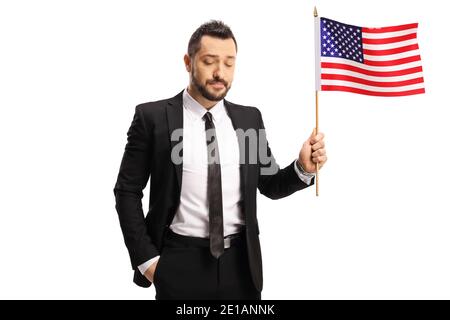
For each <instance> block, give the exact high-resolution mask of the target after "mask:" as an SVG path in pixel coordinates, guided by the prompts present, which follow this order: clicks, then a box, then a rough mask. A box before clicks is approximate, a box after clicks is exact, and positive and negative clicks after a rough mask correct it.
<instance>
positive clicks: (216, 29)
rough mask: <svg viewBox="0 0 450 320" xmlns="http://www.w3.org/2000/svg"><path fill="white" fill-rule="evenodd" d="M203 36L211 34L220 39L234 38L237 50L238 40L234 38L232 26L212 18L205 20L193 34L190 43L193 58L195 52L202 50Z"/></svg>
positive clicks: (189, 49) (190, 52) (189, 51)
mask: <svg viewBox="0 0 450 320" xmlns="http://www.w3.org/2000/svg"><path fill="white" fill-rule="evenodd" d="M203 36H211V37H215V38H220V39H230V38H231V39H233V41H234V45H235V46H236V52H237V42H236V39H235V38H234V35H233V32H232V31H231V29H230V27H229V26H227V25H226V24H225V23H223V22H222V21H219V20H210V21H208V22H205V23H204V24H202V25H201V26H200V27H198V28H197V30H195V31H194V33H193V34H192V36H191V39H190V40H189V44H188V55H189V57H190V58H193V57H194V56H195V54H196V53H197V52H198V50H200V41H201V40H202V37H203Z"/></svg>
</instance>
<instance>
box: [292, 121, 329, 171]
mask: <svg viewBox="0 0 450 320" xmlns="http://www.w3.org/2000/svg"><path fill="white" fill-rule="evenodd" d="M324 137H325V136H324V134H323V133H322V132H319V133H318V134H316V129H314V130H313V133H312V134H311V136H310V137H309V138H308V140H306V141H305V142H304V143H303V146H302V149H301V150H300V154H299V157H298V160H297V161H299V164H300V165H301V166H302V167H303V169H304V170H305V171H306V172H309V173H314V172H316V163H318V164H319V169H320V168H322V167H323V165H324V164H325V162H327V153H326V151H325V142H324V140H323V138H324Z"/></svg>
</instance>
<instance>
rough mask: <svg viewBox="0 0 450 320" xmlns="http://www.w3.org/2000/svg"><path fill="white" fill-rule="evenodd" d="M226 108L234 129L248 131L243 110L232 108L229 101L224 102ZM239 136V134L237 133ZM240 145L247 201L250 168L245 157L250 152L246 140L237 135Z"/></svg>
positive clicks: (243, 194) (242, 180)
mask: <svg viewBox="0 0 450 320" xmlns="http://www.w3.org/2000/svg"><path fill="white" fill-rule="evenodd" d="M224 106H225V109H226V111H227V113H228V116H229V117H230V119H231V123H232V124H233V128H234V130H235V131H236V130H237V129H242V130H244V131H245V130H247V129H248V123H246V122H245V121H244V119H245V117H243V115H242V114H241V110H240V109H239V108H237V107H234V106H232V105H231V104H230V103H229V102H228V101H227V100H224ZM236 135H237V133H236ZM237 138H238V143H239V159H240V165H239V174H240V177H241V191H242V199H245V187H246V186H247V179H248V178H247V177H248V174H247V173H248V166H247V165H246V161H245V157H246V154H248V152H246V150H245V139H239V136H238V135H237Z"/></svg>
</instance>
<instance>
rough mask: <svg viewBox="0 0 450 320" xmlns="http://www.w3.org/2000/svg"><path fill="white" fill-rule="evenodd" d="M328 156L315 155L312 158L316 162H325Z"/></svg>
mask: <svg viewBox="0 0 450 320" xmlns="http://www.w3.org/2000/svg"><path fill="white" fill-rule="evenodd" d="M327 159H328V158H327V156H318V157H313V158H312V162H314V163H318V164H324V163H325V162H326V161H327Z"/></svg>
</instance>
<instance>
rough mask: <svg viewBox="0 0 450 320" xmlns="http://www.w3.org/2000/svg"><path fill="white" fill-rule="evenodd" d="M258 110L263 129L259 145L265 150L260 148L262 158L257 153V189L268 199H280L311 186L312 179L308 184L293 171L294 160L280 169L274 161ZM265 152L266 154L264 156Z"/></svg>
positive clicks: (260, 125) (259, 113) (260, 124)
mask: <svg viewBox="0 0 450 320" xmlns="http://www.w3.org/2000/svg"><path fill="white" fill-rule="evenodd" d="M257 111H258V121H259V127H260V128H261V129H263V130H262V131H261V133H262V134H261V135H260V137H259V138H260V139H261V141H260V144H259V145H260V147H264V146H265V149H266V150H262V153H263V154H264V159H263V158H261V154H260V153H261V151H260V152H259V153H258V159H259V160H258V163H259V180H258V189H259V191H260V192H261V193H262V194H263V195H265V196H267V197H269V198H270V199H280V198H284V197H287V196H289V195H291V194H292V193H294V192H296V191H298V190H301V189H304V188H306V187H309V186H312V185H313V184H314V179H315V178H313V179H312V180H311V183H310V184H309V185H308V184H306V183H305V182H303V181H302V180H301V179H300V178H299V177H298V175H297V173H296V172H295V168H294V166H295V161H296V160H295V161H293V162H292V163H291V164H290V165H288V166H287V167H285V168H283V169H280V167H279V165H278V164H277V163H276V160H275V157H274V156H273V154H272V151H271V150H270V147H269V143H268V141H267V138H266V135H265V127H264V122H263V119H262V115H261V112H260V111H259V110H258V109H257ZM266 154H267V156H265V155H266Z"/></svg>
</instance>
